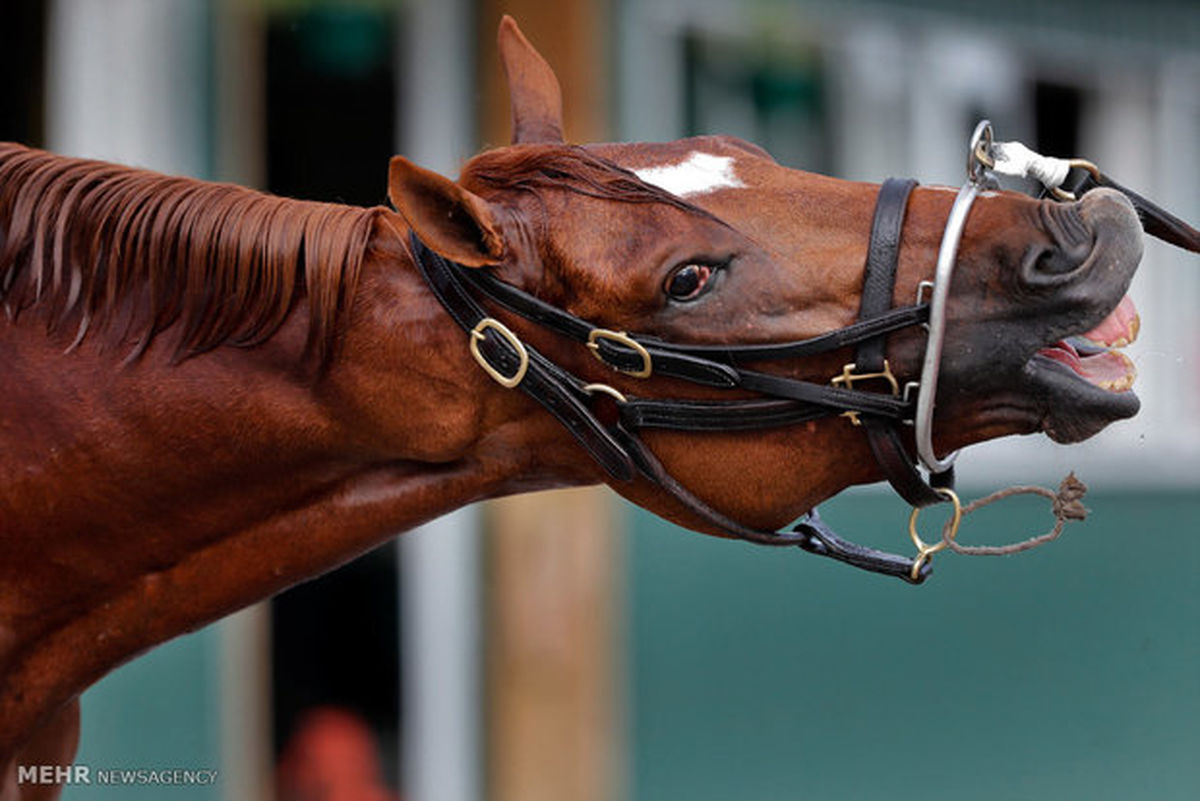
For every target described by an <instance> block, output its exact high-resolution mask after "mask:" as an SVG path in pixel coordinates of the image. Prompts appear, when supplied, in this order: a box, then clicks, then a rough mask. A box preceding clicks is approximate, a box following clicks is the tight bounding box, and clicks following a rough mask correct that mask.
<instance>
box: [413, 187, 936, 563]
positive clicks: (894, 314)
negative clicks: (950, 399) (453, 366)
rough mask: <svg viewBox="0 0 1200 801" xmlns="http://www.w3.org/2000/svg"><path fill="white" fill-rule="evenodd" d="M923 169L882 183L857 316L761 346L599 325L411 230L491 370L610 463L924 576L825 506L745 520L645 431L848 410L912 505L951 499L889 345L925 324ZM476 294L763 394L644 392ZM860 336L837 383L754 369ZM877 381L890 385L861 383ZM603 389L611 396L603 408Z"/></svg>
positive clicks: (601, 348)
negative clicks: (562, 359) (916, 273)
mask: <svg viewBox="0 0 1200 801" xmlns="http://www.w3.org/2000/svg"><path fill="white" fill-rule="evenodd" d="M915 186H916V182H915V181H911V180H896V179H893V180H889V181H887V182H885V183H884V185H883V187H882V188H881V190H880V193H879V197H878V200H877V202H876V206H875V218H874V222H873V224H872V228H871V240H870V247H869V251H868V257H867V264H866V276H865V280H864V285H863V293H862V301H861V307H860V311H859V319H858V321H857V322H855V323H853V324H851V325H849V326H846V327H844V328H840V329H837V330H835V331H830V332H828V333H825V334H821V335H819V336H816V337H812V338H809V339H803V340H797V341H792V342H783V343H771V344H761V345H699V344H696V345H693V344H681V343H675V342H665V341H663V340H661V339H657V338H655V337H650V336H645V335H641V334H627V333H624V332H618V331H612V330H609V329H606V328H602V327H599V326H596V325H593V324H592V323H590V322H588V321H586V320H583V319H581V318H579V317H576V316H575V315H572V314H570V313H568V312H566V311H564V310H562V309H559V308H557V307H555V306H551V305H550V304H548V303H546V302H544V301H542V300H539V299H538V298H536V297H534V296H532V295H530V294H528V293H526V292H523V291H522V290H520V289H517V288H516V287H513V286H511V285H509V284H506V283H504V282H502V281H500V280H498V279H496V278H494V277H493V276H491V275H489V274H488V273H487V272H486V271H484V270H478V269H472V268H468V267H464V266H462V265H460V264H456V263H454V262H451V261H448V260H446V259H444V258H442V257H441V256H439V255H438V254H437V253H434V252H433V251H431V250H430V249H429V248H427V247H426V246H425V245H424V243H422V242H421V241H420V239H418V238H417V237H416V235H415V234H414V235H411V236H410V240H409V244H410V247H411V249H412V254H413V257H414V260H415V261H416V263H417V265H418V267H419V269H420V270H421V274H422V275H423V276H424V278H425V280H426V282H428V284H429V286H430V288H431V289H432V290H433V292H434V294H435V295H436V296H437V298H438V300H439V301H440V302H441V304H442V306H443V307H444V308H445V309H446V311H447V312H448V313H449V314H450V316H451V317H452V318H453V319H454V321H455V322H456V323H457V324H458V325H459V326H460V327H461V328H462V329H463V330H464V331H466V332H468V333H469V336H470V341H469V344H470V348H471V352H472V354H474V356H475V358H476V360H478V361H479V363H480V365H481V366H483V367H484V369H485V370H487V372H488V374H489V375H491V376H492V378H494V379H495V380H496V381H498V382H499V383H501V384H502V385H504V386H507V387H510V388H516V389H520V390H521V391H522V392H524V393H525V394H526V395H528V396H529V397H531V398H533V399H534V400H536V401H537V402H538V403H540V404H541V405H542V406H543V407H545V408H546V409H547V411H549V412H550V413H551V414H552V415H554V416H555V417H556V418H557V419H558V420H559V422H561V423H562V424H563V425H564V426H565V427H566V429H567V430H568V431H570V432H571V434H572V435H573V436H574V437H575V439H576V440H578V441H579V443H580V444H581V445H582V446H583V447H584V449H586V450H587V452H588V453H589V454H591V456H592V458H594V459H595V460H596V461H597V462H598V463H599V464H600V465H601V466H603V467H604V469H605V470H606V471H607V472H608V474H609V475H610V476H612V477H613V478H615V479H617V480H620V481H629V480H632V479H634V478H635V477H636V476H639V475H640V476H642V477H643V478H645V479H648V480H649V481H651V482H652V483H654V484H655V485H657V486H658V487H660V488H661V489H663V490H665V491H666V492H667V493H668V494H669V495H671V496H672V497H673V498H675V499H676V500H677V501H679V502H680V503H681V504H682V505H683V506H684V507H685V508H687V509H688V510H690V511H691V512H693V513H695V514H696V515H697V516H698V517H700V518H701V519H703V520H705V521H706V522H708V523H709V524H711V525H712V526H714V527H715V528H717V529H719V530H721V531H723V532H724V533H726V534H729V535H731V536H734V537H738V538H741V539H744V540H748V541H750V542H754V543H758V544H761V545H776V546H779V545H794V546H797V547H800V548H802V549H804V550H806V551H808V552H810V553H815V554H819V555H821V556H828V557H831V558H833V559H837V560H840V561H843V562H847V563H848V564H851V565H854V566H855V567H860V568H863V569H865V570H870V571H874V572H877V573H884V574H886V575H890V576H898V577H900V578H903V579H905V580H906V581H910V582H914V583H919V582H921V581H923V580H924V579H925V578H926V577H927V576H928V575H929V572H930V569H931V568H930V563H929V561H928V560H923V561H922V563H921V564H920V565H916V563H915V560H914V559H911V558H908V557H904V556H898V555H895V554H889V553H885V552H882V551H877V550H874V549H872V548H866V547H863V546H861V545H857V544H855V543H852V542H849V541H847V540H844V539H842V538H841V537H839V536H838V535H837V534H835V533H834V532H833V531H832V530H831V529H830V528H829V527H828V526H827V525H826V524H825V523H824V522H823V521H822V520H821V518H820V516H819V515H818V514H817V512H816V510H815V509H814V510H812V511H810V512H808V513H807V514H806V515H805V516H804V518H802V519H801V520H800V521H799V522H798V523H797V524H796V525H795V527H794V528H792V529H791V530H789V531H780V532H775V531H765V530H759V529H755V528H750V527H748V526H745V525H743V524H741V523H739V522H737V521H736V520H733V519H731V518H730V517H728V516H726V515H724V514H722V513H721V512H719V511H717V510H716V509H714V508H712V507H711V506H709V505H708V504H707V503H706V502H704V501H702V500H701V499H699V498H698V497H696V496H695V495H694V494H693V493H692V492H690V491H689V490H688V489H687V488H686V487H684V486H683V485H682V484H680V483H679V482H678V481H677V480H676V479H675V478H674V477H672V476H671V474H670V473H669V472H668V471H667V470H666V468H664V467H663V465H662V463H661V462H659V460H658V459H657V458H656V457H655V455H654V454H653V453H652V452H651V451H650V449H649V448H648V447H647V446H646V444H645V442H643V441H642V439H641V438H640V437H639V436H638V432H639V431H640V430H641V429H644V428H661V429H672V430H676V431H710V432H711V431H749V430H755V429H764V428H776V427H779V426H786V425H794V424H796V423H801V422H805V421H808V420H815V419H818V418H822V417H827V416H830V415H837V414H844V415H847V416H848V417H850V419H851V421H852V422H853V423H855V424H856V425H859V424H861V426H862V428H863V430H864V431H865V432H866V434H867V437H868V441H869V442H870V444H871V449H872V451H873V452H874V454H875V458H876V460H877V461H878V462H879V465H880V467H881V468H882V469H883V471H884V474H885V476H886V477H887V478H888V480H889V481H890V482H891V483H892V486H894V487H895V488H896V490H897V491H898V492H899V493H900V494H901V496H903V497H904V498H905V500H906V501H908V502H909V503H911V504H913V505H914V506H926V505H928V504H931V503H936V502H940V501H943V500H945V498H944V497H943V495H942V494H941V493H939V492H938V487H945V486H948V485H949V484H950V483H951V482H952V476H951V474H950V473H949V472H947V473H945V474H941V475H936V476H934V477H933V479H932V481H933V483H932V485H931V483H929V482H926V481H925V479H924V478H923V477H922V476H921V473H920V471H919V470H918V468H917V465H916V463H915V462H914V461H913V460H912V458H911V457H909V455H908V452H907V450H906V449H905V447H904V445H903V442H902V440H901V437H900V434H899V431H898V426H899V425H901V424H902V423H903V422H904V421H905V420H911V418H912V411H913V400H912V399H911V398H906V397H904V396H903V395H902V393H901V389H900V387H899V384H898V382H897V380H896V378H895V376H894V375H893V374H892V372H891V368H890V365H888V363H887V360H886V359H885V358H884V345H885V337H886V335H887V334H889V333H891V332H893V331H898V330H900V329H902V328H907V327H909V326H913V325H920V324H922V323H924V322H925V321H926V319H927V317H928V312H929V305H928V303H925V302H918V303H913V304H911V305H908V306H900V307H896V308H893V307H892V294H893V287H894V283H895V277H896V264H897V261H898V257H899V250H900V231H901V228H902V226H903V222H904V215H905V211H906V209H907V207H908V198H909V195H910V194H911V192H912V190H913V187H915ZM477 297H483V298H487V299H489V300H491V301H493V302H495V303H498V304H500V305H501V306H503V307H505V308H506V309H508V310H509V311H511V312H514V313H515V314H517V315H519V316H521V317H524V318H526V319H527V320H530V321H532V322H534V323H537V324H538V325H540V326H541V327H543V328H546V329H549V330H550V331H553V332H555V333H556V334H559V335H561V336H564V337H566V338H568V339H572V340H575V341H576V342H580V343H582V344H585V345H587V347H588V348H589V349H590V350H591V352H592V353H593V354H594V355H595V356H596V358H598V359H599V360H600V361H601V362H603V363H604V364H606V365H607V366H608V367H610V368H611V369H613V370H616V371H618V372H621V373H625V374H628V375H631V376H637V377H640V378H649V377H650V376H651V375H657V376H668V377H671V378H677V379H683V380H686V381H690V382H692V383H695V384H700V385H703V386H707V387H718V388H723V389H742V390H749V391H752V392H756V393H759V394H760V395H763V396H765V397H763V398H755V399H742V400H727V401H720V400H676V399H662V398H642V397H637V396H633V395H628V394H625V393H621V392H618V391H617V390H615V389H613V388H612V387H609V386H608V385H606V384H590V383H588V382H586V381H584V380H582V379H580V378H579V377H578V376H576V375H574V374H572V373H570V372H568V371H567V370H565V369H563V368H562V367H561V366H559V365H557V364H555V363H554V362H552V361H551V360H549V359H548V358H546V357H545V356H543V355H542V354H541V353H540V352H538V351H537V350H536V349H535V348H533V347H532V346H531V345H529V344H527V343H524V342H522V341H521V340H520V339H519V338H518V337H517V336H516V334H514V333H513V332H512V331H511V330H510V329H509V328H508V327H507V326H505V325H504V324H503V323H501V322H500V321H499V320H497V319H496V318H494V317H492V316H491V315H490V314H489V313H488V312H487V311H486V310H485V308H484V307H483V306H482V305H481V304H480V302H479V300H477V299H476V298H477ZM850 346H855V347H856V348H857V352H856V360H855V362H854V363H852V364H848V365H846V366H845V368H844V369H843V371H842V373H841V375H839V376H837V377H835V378H834V379H833V380H832V381H831V383H829V384H817V383H813V382H809V381H801V380H799V379H795V378H788V377H785V376H779V375H774V374H771V373H764V372H760V371H758V370H751V369H748V368H746V367H745V366H744V365H746V364H749V363H760V362H769V361H777V360H782V359H797V358H803V357H806V356H815V355H818V354H823V353H829V352H831V351H835V350H839V349H842V348H846V347H850ZM861 381H876V382H881V383H882V385H883V386H885V387H887V388H888V389H889V390H890V392H876V391H866V390H862V389H858V388H856V386H855V385H856V383H858V382H861ZM598 395H603V396H606V398H607V400H608V401H611V402H612V404H614V405H615V413H613V412H611V407H610V410H609V411H610V413H608V414H605V413H604V411H603V410H601V409H600V408H599V407H600V404H597V403H596V399H597V396H598Z"/></svg>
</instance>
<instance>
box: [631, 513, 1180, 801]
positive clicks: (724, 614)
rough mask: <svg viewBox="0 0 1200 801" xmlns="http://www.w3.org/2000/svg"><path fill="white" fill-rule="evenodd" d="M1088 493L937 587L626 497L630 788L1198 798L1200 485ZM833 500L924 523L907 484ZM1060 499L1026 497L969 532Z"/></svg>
mask: <svg viewBox="0 0 1200 801" xmlns="http://www.w3.org/2000/svg"><path fill="white" fill-rule="evenodd" d="M966 494H967V495H968V496H970V497H974V496H973V495H971V494H970V493H966ZM1086 503H1087V505H1088V507H1089V508H1090V509H1092V515H1091V518H1090V519H1089V520H1088V521H1087V522H1086V523H1083V524H1074V525H1072V526H1069V527H1068V529H1067V532H1066V533H1065V534H1064V535H1063V537H1062V538H1061V539H1059V540H1058V541H1057V542H1054V543H1051V544H1050V545H1048V546H1046V547H1044V548H1042V549H1040V550H1037V551H1033V552H1029V553H1025V554H1020V555H1017V556H1012V557H1005V558H982V557H974V558H970V557H961V556H955V555H939V556H938V557H937V559H936V562H935V572H934V575H933V577H932V578H931V579H930V581H929V582H927V583H926V584H925V585H923V586H920V587H912V586H908V585H906V584H904V583H902V582H900V581H898V580H896V579H889V578H883V577H878V576H874V575H868V574H865V573H860V572H858V571H855V570H852V569H849V568H847V567H845V566H843V565H840V564H835V563H832V562H829V561H826V560H821V559H817V558H814V557H811V556H808V555H807V554H803V553H801V552H799V551H785V550H776V549H765V548H759V547H754V546H749V545H746V544H743V543H737V542H725V541H721V540H716V539H712V538H707V537H702V536H698V535H694V534H689V533H687V532H683V531H681V530H680V529H676V528H673V527H671V526H669V525H667V524H665V523H662V522H661V521H658V520H657V519H655V518H653V517H651V516H650V515H648V514H646V513H644V512H641V511H635V510H630V511H629V514H630V515H631V516H632V518H633V525H632V529H633V532H634V533H633V536H632V537H631V541H630V543H629V546H628V547H629V560H630V571H631V573H630V575H631V582H630V583H631V586H630V590H631V597H630V600H629V609H628V614H629V636H630V638H631V639H630V643H629V647H628V651H627V654H628V659H629V664H628V671H629V673H628V678H629V687H630V693H631V705H630V710H629V714H628V725H629V729H630V731H629V732H628V735H629V747H630V765H629V771H628V774H629V783H630V793H629V796H630V798H632V799H636V801H670V800H672V799H679V801H718V800H719V801H729V800H730V799H737V801H756V800H758V799H762V801H779V799H821V800H822V801H826V800H836V799H876V798H887V799H889V801H900V800H901V799H909V798H911V799H923V800H927V799H945V798H961V799H971V800H972V801H989V799H996V801H1001V799H1003V801H1013V800H1014V799H1038V800H1039V801H1040V800H1041V799H1088V800H1089V801H1104V800H1105V799H1113V800H1114V801H1116V800H1117V799H1119V800H1120V801H1128V799H1134V798H1145V799H1150V798H1152V799H1156V801H1171V800H1172V799H1180V801H1183V799H1188V801H1194V799H1196V798H1200V580H1198V579H1200V536H1198V534H1200V531H1198V529H1200V494H1196V493H1190V494H1155V495H1150V494H1132V493H1121V494H1116V493H1106V494H1103V495H1101V494H1092V495H1090V496H1089V497H1088V498H1087V500H1086ZM822 512H823V514H824V516H825V517H826V519H827V520H829V521H830V522H831V523H833V524H834V526H835V528H837V529H838V530H840V531H841V533H842V534H843V535H846V536H849V537H850V538H851V539H859V540H867V541H869V542H870V543H871V544H874V545H876V546H883V545H885V544H886V545H888V547H890V548H891V549H893V550H894V549H901V550H904V549H906V547H907V546H908V541H907V536H906V533H905V524H906V521H907V512H906V510H905V509H904V507H902V506H901V504H900V502H899V501H898V500H896V499H894V498H892V497H888V496H886V495H883V494H856V495H853V496H847V497H843V498H840V499H838V500H835V501H834V502H831V503H829V504H826V505H825V506H823V507H822ZM984 515H986V518H985V517H984ZM931 522H932V521H931ZM1048 523H1049V515H1048V513H1047V512H1046V511H1045V507H1044V506H1039V505H1037V504H1035V503H1033V502H1032V501H1030V502H1028V503H1026V502H1020V503H1016V504H1013V505H1006V506H1003V507H1000V508H997V507H993V508H992V510H985V511H983V512H980V516H979V519H978V520H973V519H972V518H968V521H967V523H966V524H965V525H964V527H963V530H962V534H961V539H962V540H963V541H966V542H975V543H984V542H989V543H1000V542H1007V541H1011V540H1014V539H1021V538H1024V537H1026V536H1029V535H1031V534H1035V533H1040V532H1042V531H1044V530H1046V529H1047V528H1049V524H1048Z"/></svg>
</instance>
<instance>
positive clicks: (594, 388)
mask: <svg viewBox="0 0 1200 801" xmlns="http://www.w3.org/2000/svg"><path fill="white" fill-rule="evenodd" d="M583 391H584V392H586V393H587V394H589V395H595V394H596V393H597V392H599V393H601V394H603V395H607V396H608V397H610V398H612V399H613V400H615V401H616V402H617V403H619V404H621V405H624V404H626V403H629V400H628V399H627V398H626V397H625V395H624V393H622V392H621V391H620V390H618V389H616V388H615V387H610V386H609V385H608V384H585V385H584V387H583Z"/></svg>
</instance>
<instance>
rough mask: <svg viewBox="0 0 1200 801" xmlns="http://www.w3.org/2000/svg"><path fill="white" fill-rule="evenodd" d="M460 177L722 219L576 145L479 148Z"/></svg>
mask: <svg viewBox="0 0 1200 801" xmlns="http://www.w3.org/2000/svg"><path fill="white" fill-rule="evenodd" d="M459 181H460V183H462V184H463V185H464V186H466V187H467V188H469V189H479V190H480V191H486V189H488V188H491V189H498V190H517V191H525V192H530V193H532V194H534V195H538V196H540V195H542V194H543V193H545V192H546V191H547V190H552V189H565V190H567V191H569V192H574V193H575V194H578V195H587V196H588V197H594V198H600V199H601V200H615V201H618V202H621V203H663V204H666V205H668V206H672V207H674V208H677V209H679V210H680V211H684V212H687V213H689V214H696V215H699V216H701V217H705V218H707V219H710V220H713V221H714V222H718V223H720V224H722V225H724V224H725V223H724V222H723V221H722V220H720V219H719V218H717V217H716V216H714V215H713V214H711V213H710V212H708V211H705V210H704V209H702V208H700V207H699V206H695V205H693V204H691V203H688V202H687V201H686V200H684V199H683V198H681V197H679V196H678V195H674V194H672V193H670V192H668V191H667V190H665V189H663V188H662V187H659V186H655V185H654V184H650V183H646V182H645V181H643V180H642V179H641V178H639V177H638V176H637V175H636V174H635V173H634V172H633V171H631V170H627V169H626V168H624V167H622V166H621V165H619V164H617V163H616V162H614V161H611V160H609V159H606V158H604V157H602V156H598V155H596V154H595V153H593V152H591V151H589V150H588V149H587V148H584V147H580V146H579V145H559V144H538V145H519V146H513V147H507V148H504V149H502V150H491V151H488V152H485V153H481V154H480V155H478V156H476V157H475V158H473V159H471V161H469V162H467V164H466V165H465V166H464V167H463V171H462V175H461V176H460V178H459Z"/></svg>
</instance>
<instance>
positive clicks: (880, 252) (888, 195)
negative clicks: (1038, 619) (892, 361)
mask: <svg viewBox="0 0 1200 801" xmlns="http://www.w3.org/2000/svg"><path fill="white" fill-rule="evenodd" d="M916 185H917V182H916V181H913V180H911V179H897V178H889V179H888V180H887V181H885V182H884V184H883V186H882V187H881V188H880V190H879V200H878V201H877V202H876V204H875V217H874V219H873V220H872V223H871V239H870V246H869V248H868V251H867V262H866V266H865V268H864V270H863V288H862V299H861V301H860V302H859V310H858V317H859V319H860V320H868V319H871V318H872V317H874V316H877V315H879V314H881V313H883V312H885V311H887V310H888V309H889V308H891V305H892V296H893V294H895V286H896V270H897V267H898V265H899V262H900V242H901V239H902V236H903V230H904V217H905V214H906V212H907V210H908V199H909V197H910V196H911V194H912V191H913V189H914V188H916ZM886 349H887V340H886V338H885V337H877V338H875V339H868V340H866V341H864V342H862V343H861V344H859V346H858V349H857V351H856V353H855V358H854V363H855V365H856V372H858V373H879V372H882V371H883V369H884V355H885V353H886ZM859 420H860V421H861V423H862V427H863V430H864V431H865V432H866V435H867V442H868V444H869V445H870V446H871V453H872V454H873V455H874V457H875V461H876V462H877V463H878V465H879V468H880V470H882V471H883V475H884V478H886V479H887V481H888V483H889V484H891V485H892V488H893V489H894V490H895V491H896V492H897V494H899V495H900V497H901V498H903V499H904V500H905V501H906V502H907V503H909V504H911V505H913V506H916V507H923V506H929V505H931V504H935V503H940V502H942V501H944V500H945V498H944V497H943V496H942V495H941V494H940V493H938V491H937V490H936V489H935V487H934V486H932V485H931V484H930V483H927V482H926V481H925V479H924V477H922V475H921V471H920V470H919V469H918V468H917V463H916V461H915V460H914V459H913V458H912V457H911V456H910V455H909V452H908V449H907V448H905V446H904V442H903V441H902V440H901V438H900V434H899V432H898V431H897V429H896V425H895V423H894V422H892V421H890V420H886V419H881V418H880V417H878V416H875V415H861V416H860V417H859ZM934 482H935V483H936V485H937V486H942V487H945V486H950V485H952V484H953V473H952V471H950V470H948V471H946V473H944V474H940V475H939V476H937V477H935V478H934Z"/></svg>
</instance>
